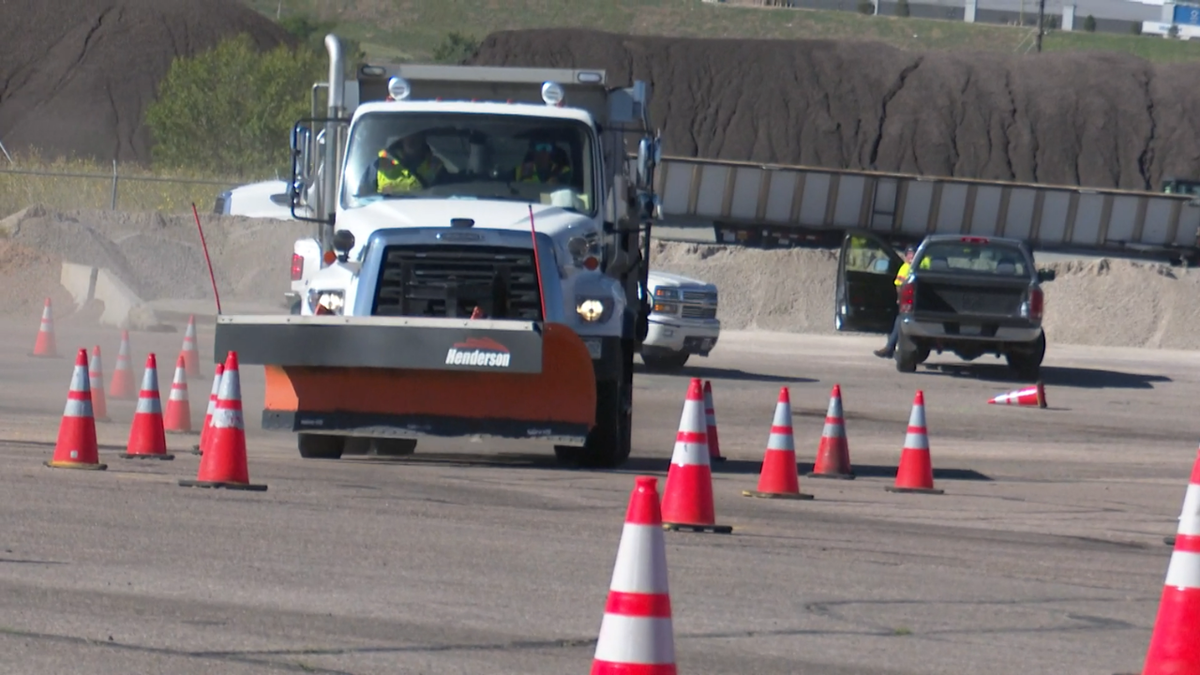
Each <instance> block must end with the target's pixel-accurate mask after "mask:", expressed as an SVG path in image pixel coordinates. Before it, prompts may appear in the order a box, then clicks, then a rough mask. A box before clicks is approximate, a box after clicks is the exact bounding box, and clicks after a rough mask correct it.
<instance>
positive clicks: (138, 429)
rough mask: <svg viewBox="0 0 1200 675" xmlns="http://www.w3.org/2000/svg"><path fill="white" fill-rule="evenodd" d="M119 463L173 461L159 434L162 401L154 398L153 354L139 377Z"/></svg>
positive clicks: (163, 434)
mask: <svg viewBox="0 0 1200 675" xmlns="http://www.w3.org/2000/svg"><path fill="white" fill-rule="evenodd" d="M121 458H122V459H141V458H146V459H164V460H165V459H175V455H172V454H170V453H169V452H167V435H166V432H165V431H164V430H163V415H162V401H161V400H160V399H159V397H158V364H157V362H156V360H155V358H154V352H151V353H150V354H149V355H148V356H147V357H146V372H145V374H144V375H142V391H141V392H140V393H139V394H138V402H137V409H136V410H135V411H134V413H133V425H132V426H131V427H130V428H129V445H128V447H126V449H125V453H124V454H122V455H121Z"/></svg>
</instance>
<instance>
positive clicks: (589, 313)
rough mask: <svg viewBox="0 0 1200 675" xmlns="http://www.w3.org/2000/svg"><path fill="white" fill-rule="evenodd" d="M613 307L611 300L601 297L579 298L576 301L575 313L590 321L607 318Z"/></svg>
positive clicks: (594, 321)
mask: <svg viewBox="0 0 1200 675" xmlns="http://www.w3.org/2000/svg"><path fill="white" fill-rule="evenodd" d="M611 307H612V303H611V301H608V300H605V299H600V298H578V299H576V301H575V313H576V314H578V315H579V318H581V319H583V320H584V321H586V322H588V323H596V322H599V321H604V320H605V319H607V318H608V314H609V309H610V308H611Z"/></svg>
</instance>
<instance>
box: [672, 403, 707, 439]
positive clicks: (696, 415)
mask: <svg viewBox="0 0 1200 675" xmlns="http://www.w3.org/2000/svg"><path fill="white" fill-rule="evenodd" d="M702 405H703V404H702V403H700V401H686V402H684V405H683V419H682V420H680V423H679V433H680V434H684V433H690V434H695V435H696V436H697V437H698V436H704V437H707V436H708V424H707V423H706V422H705V417H704V413H703V412H702V408H701V406H702ZM689 442H692V441H689Z"/></svg>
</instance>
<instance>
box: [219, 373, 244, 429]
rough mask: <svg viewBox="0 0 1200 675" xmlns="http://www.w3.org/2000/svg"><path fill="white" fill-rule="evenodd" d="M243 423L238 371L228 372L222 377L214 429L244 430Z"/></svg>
mask: <svg viewBox="0 0 1200 675" xmlns="http://www.w3.org/2000/svg"><path fill="white" fill-rule="evenodd" d="M244 424H245V423H244V422H243V421H242V385H241V379H240V378H239V377H238V371H237V370H236V369H230V370H226V371H225V372H224V374H222V375H221V391H220V393H219V394H218V395H217V405H216V408H215V409H214V410H213V416H212V426H213V428H214V429H244V428H245V426H244Z"/></svg>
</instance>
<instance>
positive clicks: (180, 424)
mask: <svg viewBox="0 0 1200 675" xmlns="http://www.w3.org/2000/svg"><path fill="white" fill-rule="evenodd" d="M186 370H187V364H186V362H185V360H184V358H183V354H180V355H179V358H178V359H176V361H175V379H174V380H173V381H172V382H171V393H170V394H168V395H167V412H166V414H164V415H163V430H164V431H166V432H168V433H175V434H190V433H191V432H192V405H191V403H190V402H189V401H188V388H187V374H186Z"/></svg>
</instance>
